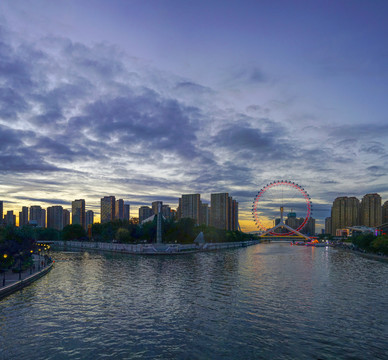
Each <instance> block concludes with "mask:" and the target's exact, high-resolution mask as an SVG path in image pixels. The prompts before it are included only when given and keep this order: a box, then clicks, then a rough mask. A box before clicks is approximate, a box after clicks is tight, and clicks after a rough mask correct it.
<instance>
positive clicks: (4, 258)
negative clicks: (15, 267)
mask: <svg viewBox="0 0 388 360" xmlns="http://www.w3.org/2000/svg"><path fill="white" fill-rule="evenodd" d="M7 258H8V254H4V255H3V261H4V262H5V260H6V259H7ZM2 270H3V286H5V272H6V271H7V269H6V268H5V267H4V269H2Z"/></svg>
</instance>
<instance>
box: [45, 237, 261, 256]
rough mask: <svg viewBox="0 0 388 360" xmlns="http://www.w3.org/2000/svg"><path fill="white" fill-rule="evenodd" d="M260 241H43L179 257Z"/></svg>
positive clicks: (84, 247) (79, 246) (69, 246)
mask: <svg viewBox="0 0 388 360" xmlns="http://www.w3.org/2000/svg"><path fill="white" fill-rule="evenodd" d="M259 242H260V241H258V240H249V241H237V242H225V243H202V244H155V243H153V244H121V243H105V242H88V241H41V243H47V244H50V245H51V246H53V247H54V248H55V247H57V248H60V249H66V248H69V249H72V248H74V249H90V250H103V251H110V252H118V253H127V254H135V255H174V254H176V255H178V254H189V253H195V252H208V251H215V250H222V249H232V248H239V247H246V246H251V245H256V244H258V243H259Z"/></svg>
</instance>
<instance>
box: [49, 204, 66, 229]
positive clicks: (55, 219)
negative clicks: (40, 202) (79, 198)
mask: <svg viewBox="0 0 388 360" xmlns="http://www.w3.org/2000/svg"><path fill="white" fill-rule="evenodd" d="M47 227H48V228H51V229H56V230H62V229H63V207H62V206H59V205H57V206H50V207H48V208H47Z"/></svg>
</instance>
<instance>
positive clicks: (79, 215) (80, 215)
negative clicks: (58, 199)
mask: <svg viewBox="0 0 388 360" xmlns="http://www.w3.org/2000/svg"><path fill="white" fill-rule="evenodd" d="M71 223H72V224H73V225H75V224H79V225H81V226H82V227H83V228H84V229H86V225H85V200H84V199H79V200H74V201H73V202H72V203H71Z"/></svg>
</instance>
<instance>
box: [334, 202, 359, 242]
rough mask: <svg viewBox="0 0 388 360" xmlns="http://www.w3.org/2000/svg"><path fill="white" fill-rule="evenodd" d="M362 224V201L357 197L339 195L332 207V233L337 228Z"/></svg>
mask: <svg viewBox="0 0 388 360" xmlns="http://www.w3.org/2000/svg"><path fill="white" fill-rule="evenodd" d="M357 225H360V201H359V200H358V199H357V198H355V197H347V196H342V197H337V198H336V199H335V200H334V202H333V206H332V208H331V234H332V235H334V236H336V232H337V229H344V228H346V227H348V226H357Z"/></svg>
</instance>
